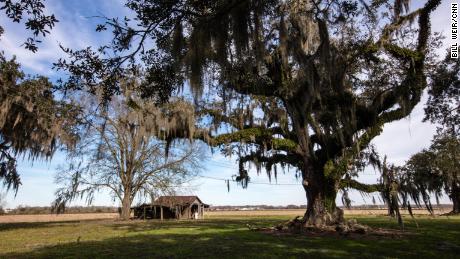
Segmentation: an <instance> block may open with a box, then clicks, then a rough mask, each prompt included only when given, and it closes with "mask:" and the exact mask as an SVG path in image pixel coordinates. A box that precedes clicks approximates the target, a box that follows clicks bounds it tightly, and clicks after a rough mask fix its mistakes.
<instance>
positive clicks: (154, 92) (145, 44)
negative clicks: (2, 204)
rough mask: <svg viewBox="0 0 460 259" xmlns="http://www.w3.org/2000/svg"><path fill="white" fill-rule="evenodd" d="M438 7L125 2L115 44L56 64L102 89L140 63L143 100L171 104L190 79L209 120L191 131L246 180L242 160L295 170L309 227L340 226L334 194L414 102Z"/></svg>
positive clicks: (109, 90)
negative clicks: (234, 160)
mask: <svg viewBox="0 0 460 259" xmlns="http://www.w3.org/2000/svg"><path fill="white" fill-rule="evenodd" d="M439 4H440V0H429V1H426V2H425V3H424V5H423V6H422V7H421V8H419V9H416V10H409V9H408V1H404V0H396V1H372V2H370V3H367V2H365V1H339V0H335V1H301V0H291V1H276V0H272V1H260V0H232V1H224V0H222V1H187V0H182V1H179V0H177V1H137V0H130V1H127V3H126V6H127V7H129V8H130V9H132V10H133V11H134V13H135V17H131V18H129V17H125V19H122V20H119V19H108V20H106V22H105V23H104V24H101V25H100V26H98V28H97V29H98V30H105V29H107V28H112V30H113V33H114V34H113V35H114V38H113V41H112V42H111V44H108V45H106V46H102V47H101V48H99V49H97V50H93V49H92V48H87V49H83V50H77V51H75V50H69V49H66V48H63V49H64V50H65V51H66V52H67V53H68V54H69V58H68V59H62V60H60V61H59V62H58V63H56V66H57V67H58V68H60V69H66V70H67V71H70V72H71V74H72V75H71V77H70V78H69V80H68V81H67V82H66V83H65V84H64V87H68V88H74V87H77V86H78V85H86V86H87V87H88V88H89V89H94V88H95V87H96V86H98V87H99V86H102V87H103V89H104V93H105V94H106V96H110V95H112V94H113V93H116V92H117V91H119V89H120V85H119V83H118V82H117V81H116V80H115V79H116V78H117V76H118V75H120V74H123V73H124V72H125V71H126V69H128V70H129V69H133V68H135V67H137V66H141V67H143V68H144V69H145V70H146V72H147V76H146V82H145V84H143V87H142V88H141V90H142V91H143V96H144V97H152V98H154V100H157V101H159V102H161V101H167V100H168V98H167V97H168V95H170V94H173V93H177V91H178V90H180V89H181V88H182V87H183V86H184V82H185V84H186V85H190V88H191V91H192V93H194V96H195V102H196V103H197V113H198V114H199V115H200V116H203V117H206V118H207V119H206V120H204V124H206V125H207V128H206V129H208V133H207V134H203V131H197V132H195V133H194V137H195V138H201V139H204V140H205V141H206V142H207V143H209V144H210V145H212V146H220V147H222V148H223V150H224V152H225V153H226V154H236V155H238V157H239V162H240V165H239V174H240V175H239V178H238V179H239V180H241V181H242V182H243V185H246V183H247V182H248V180H249V178H248V170H247V167H246V165H247V164H248V163H252V164H255V165H256V167H258V168H260V167H261V166H264V167H265V168H266V169H268V170H267V171H268V172H269V173H270V172H271V171H272V170H270V168H273V169H274V170H273V171H275V173H276V165H282V166H283V165H286V166H288V167H294V168H296V169H297V172H298V174H299V175H300V176H301V178H302V184H303V186H304V189H305V191H306V196H307V200H308V208H307V211H306V213H305V216H304V223H305V224H313V225H317V226H321V225H328V224H336V223H341V222H342V221H343V218H342V215H341V210H340V209H338V208H337V207H336V205H335V197H336V194H337V191H338V190H339V189H340V188H344V187H351V188H360V187H363V188H365V187H366V186H365V185H363V184H358V183H357V182H356V181H351V180H350V177H351V176H352V175H351V174H350V171H352V170H350V169H353V168H354V165H355V164H356V163H355V162H356V160H357V158H358V157H359V156H361V155H362V151H364V150H366V149H367V148H368V147H369V144H370V142H371V140H372V139H373V138H374V137H376V136H377V135H379V134H380V133H381V131H382V128H383V125H384V124H385V123H388V122H392V121H396V120H399V119H401V118H404V117H406V116H408V115H409V114H410V112H411V111H412V109H413V108H414V106H415V105H416V104H417V103H418V102H419V101H420V97H421V95H422V93H423V90H424V89H425V88H426V86H427V70H428V69H429V66H427V64H428V63H430V62H431V59H430V52H431V51H432V50H434V46H436V44H435V43H436V38H435V37H432V34H431V31H430V28H431V26H430V14H431V13H432V12H433V10H434V9H436V7H437V6H438V5H439ZM132 18H134V19H132ZM133 21H134V22H133ZM415 21H416V25H415V26H413V23H415ZM152 43H153V44H152ZM152 46H154V47H152ZM109 53H110V55H109ZM112 54H114V55H112ZM163 72H164V73H163ZM162 73H163V74H162ZM159 74H161V75H163V77H161V76H159ZM165 89H166V90H167V91H165ZM159 93H162V94H159ZM201 100H202V102H201ZM201 126H202V127H203V125H201ZM223 128H224V129H225V128H226V129H227V130H226V132H222V129H223ZM175 137H180V136H178V135H176V136H175ZM371 153H372V152H370V154H371ZM368 158H369V161H371V162H372V161H376V159H375V158H373V157H372V156H368Z"/></svg>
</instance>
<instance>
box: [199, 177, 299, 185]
mask: <svg viewBox="0 0 460 259" xmlns="http://www.w3.org/2000/svg"><path fill="white" fill-rule="evenodd" d="M196 177H201V178H206V179H211V180H217V181H231V182H235V183H237V182H238V181H236V180H234V179H225V178H218V177H212V176H206V175H197V176H196ZM249 183H250V184H259V185H282V186H299V184H297V183H262V182H251V181H250V182H249Z"/></svg>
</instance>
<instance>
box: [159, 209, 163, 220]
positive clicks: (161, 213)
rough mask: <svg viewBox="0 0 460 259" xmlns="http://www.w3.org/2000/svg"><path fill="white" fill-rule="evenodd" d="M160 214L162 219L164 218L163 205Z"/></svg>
mask: <svg viewBox="0 0 460 259" xmlns="http://www.w3.org/2000/svg"><path fill="white" fill-rule="evenodd" d="M160 215H161V216H160V218H161V220H163V206H161V207H160Z"/></svg>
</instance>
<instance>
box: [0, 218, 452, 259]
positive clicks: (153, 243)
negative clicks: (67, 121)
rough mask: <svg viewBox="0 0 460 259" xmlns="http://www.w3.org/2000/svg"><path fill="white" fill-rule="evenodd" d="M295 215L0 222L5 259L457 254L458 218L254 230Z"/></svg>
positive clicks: (1, 250)
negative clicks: (343, 228) (360, 231)
mask: <svg viewBox="0 0 460 259" xmlns="http://www.w3.org/2000/svg"><path fill="white" fill-rule="evenodd" d="M354 218H357V219H358V222H360V223H362V224H367V225H369V226H371V227H375V228H377V227H385V228H395V229H396V228H397V227H398V226H397V223H396V222H395V221H394V220H390V219H389V218H387V217H381V216H379V217H377V216H374V217H372V216H365V217H364V216H361V217H354ZM287 219H289V217H246V218H241V217H233V218H223V217H222V218H212V219H206V220H204V221H199V222H191V221H180V222H177V221H167V222H158V221H136V222H128V223H125V222H115V221H107V220H103V221H100V220H99V221H81V222H79V221H75V222H54V223H13V224H0V258H4V257H6V258H24V257H27V258H30V257H48V258H49V257H53V258H54V257H59V258H60V257H70V258H74V257H78V258H101V257H117V258H119V257H149V258H152V257H153V258H176V257H180V258H192V257H213V258H241V257H243V258H276V257H282V258H298V257H301V258H305V257H311V258H318V257H319V258H321V257H327V258H330V257H339V258H340V257H344V258H352V257H359V258H411V257H413V258H436V259H438V258H459V257H460V217H449V218H446V217H437V218H430V217H419V218H417V222H418V224H419V228H416V226H415V224H414V222H413V220H411V219H409V218H407V219H406V229H407V232H408V234H407V235H403V236H402V237H400V238H391V237H384V238H381V237H379V238H376V237H360V238H354V239H350V238H344V237H339V236H337V237H333V236H331V237H311V236H305V235H300V234H290V235H273V234H267V233H261V232H256V231H250V230H248V228H247V227H246V224H248V223H249V224H251V225H256V226H271V225H273V224H276V223H279V222H281V221H284V220H287Z"/></svg>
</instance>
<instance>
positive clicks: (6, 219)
mask: <svg viewBox="0 0 460 259" xmlns="http://www.w3.org/2000/svg"><path fill="white" fill-rule="evenodd" d="M304 212H305V210H303V209H299V210H232V211H207V212H206V213H205V218H206V217H208V218H220V217H254V216H255V217H263V216H291V217H295V216H301V215H303V214H304ZM344 212H345V215H385V214H386V210H344ZM446 212H447V211H440V210H437V211H435V214H442V213H446ZM402 213H403V214H408V212H407V211H402ZM414 214H417V215H428V214H429V213H428V211H427V210H414ZM117 217H118V214H117V213H81V214H61V215H54V214H49V215H4V216H0V223H19V222H57V221H75V220H92V219H115V218H117Z"/></svg>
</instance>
